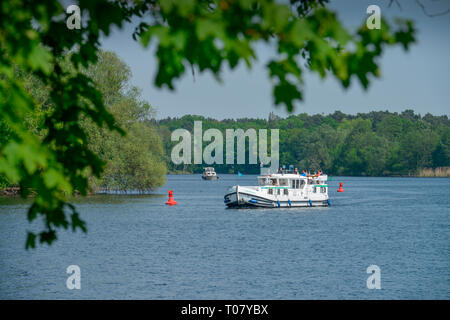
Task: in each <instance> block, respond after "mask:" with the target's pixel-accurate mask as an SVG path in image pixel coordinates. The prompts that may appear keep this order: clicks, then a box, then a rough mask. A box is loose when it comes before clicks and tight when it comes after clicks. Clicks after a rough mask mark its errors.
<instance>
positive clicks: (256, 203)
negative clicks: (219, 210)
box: [224, 170, 330, 208]
mask: <svg viewBox="0 0 450 320" xmlns="http://www.w3.org/2000/svg"><path fill="white" fill-rule="evenodd" d="M327 179H328V176H327V175H326V174H322V173H321V172H319V173H318V174H316V175H307V174H299V173H297V172H294V171H292V170H282V171H281V172H279V173H276V174H268V175H261V176H258V186H239V185H237V186H233V187H231V188H229V189H228V192H227V194H226V195H225V196H224V202H225V205H227V206H228V207H238V208H239V207H266V208H278V207H317V206H320V207H324V206H329V205H330V200H329V199H328V185H327Z"/></svg>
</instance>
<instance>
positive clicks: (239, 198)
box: [224, 191, 330, 208]
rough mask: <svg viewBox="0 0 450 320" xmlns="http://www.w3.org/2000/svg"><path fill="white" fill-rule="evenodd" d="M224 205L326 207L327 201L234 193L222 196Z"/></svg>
mask: <svg viewBox="0 0 450 320" xmlns="http://www.w3.org/2000/svg"><path fill="white" fill-rule="evenodd" d="M224 203H225V205H226V206H227V207H228V208H299V207H327V206H329V205H330V202H329V200H328V199H302V200H300V199H297V200H294V199H292V200H291V199H288V200H285V199H280V200H278V199H268V198H265V197H262V196H257V195H255V194H249V193H246V192H240V191H235V192H231V193H228V194H226V195H225V196H224Z"/></svg>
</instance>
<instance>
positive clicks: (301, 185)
mask: <svg viewBox="0 0 450 320" xmlns="http://www.w3.org/2000/svg"><path fill="white" fill-rule="evenodd" d="M304 186H305V180H300V189H303V187H304Z"/></svg>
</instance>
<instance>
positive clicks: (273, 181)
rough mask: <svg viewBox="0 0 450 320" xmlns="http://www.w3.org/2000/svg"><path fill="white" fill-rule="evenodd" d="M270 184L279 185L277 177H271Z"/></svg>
mask: <svg viewBox="0 0 450 320" xmlns="http://www.w3.org/2000/svg"><path fill="white" fill-rule="evenodd" d="M270 184H271V185H272V186H277V185H278V182H277V179H270Z"/></svg>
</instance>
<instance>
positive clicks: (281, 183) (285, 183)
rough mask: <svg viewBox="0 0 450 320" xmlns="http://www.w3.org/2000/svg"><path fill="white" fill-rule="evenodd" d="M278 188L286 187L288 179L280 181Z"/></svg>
mask: <svg viewBox="0 0 450 320" xmlns="http://www.w3.org/2000/svg"><path fill="white" fill-rule="evenodd" d="M280 186H282V187H287V186H288V179H280Z"/></svg>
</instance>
